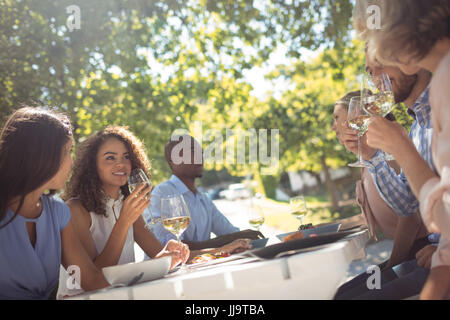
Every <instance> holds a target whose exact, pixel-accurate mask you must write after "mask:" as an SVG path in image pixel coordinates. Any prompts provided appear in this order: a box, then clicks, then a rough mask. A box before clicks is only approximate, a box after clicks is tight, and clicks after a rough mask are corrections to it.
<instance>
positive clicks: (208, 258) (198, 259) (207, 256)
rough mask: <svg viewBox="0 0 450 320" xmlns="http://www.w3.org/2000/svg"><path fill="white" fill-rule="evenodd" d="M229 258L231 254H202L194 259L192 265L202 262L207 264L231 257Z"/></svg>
mask: <svg viewBox="0 0 450 320" xmlns="http://www.w3.org/2000/svg"><path fill="white" fill-rule="evenodd" d="M229 256H230V254H229V253H224V252H222V253H217V254H212V253H204V254H200V255H198V256H195V257H194V258H192V260H191V262H190V264H194V263H200V262H207V261H211V260H215V259H220V258H225V257H229Z"/></svg>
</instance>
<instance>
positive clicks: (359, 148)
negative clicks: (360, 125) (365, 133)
mask: <svg viewBox="0 0 450 320" xmlns="http://www.w3.org/2000/svg"><path fill="white" fill-rule="evenodd" d="M358 162H359V163H361V162H362V159H361V135H360V134H358Z"/></svg>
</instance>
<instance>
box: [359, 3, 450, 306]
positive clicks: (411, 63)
mask: <svg viewBox="0 0 450 320" xmlns="http://www.w3.org/2000/svg"><path fill="white" fill-rule="evenodd" d="M374 4H376V5H378V7H379V8H380V14H381V16H382V24H381V25H380V26H379V28H375V29H372V30H365V29H364V27H361V31H362V32H360V34H363V35H364V37H365V38H366V40H368V42H369V53H370V54H371V55H372V56H374V57H376V58H377V59H378V60H379V61H381V62H382V63H384V64H391V65H396V66H398V67H399V68H400V69H401V70H402V71H403V72H404V73H406V74H413V73H415V72H417V70H418V69H420V68H422V69H425V70H428V71H431V72H432V73H433V78H432V80H431V87H430V106H431V121H432V124H433V129H434V133H433V141H432V153H433V162H434V165H435V167H436V171H437V174H436V173H435V172H433V171H432V170H431V169H430V168H429V167H427V166H424V165H423V161H424V160H423V159H422V158H420V157H417V156H408V151H409V150H410V149H412V147H413V146H411V145H399V144H398V137H401V136H402V135H404V134H405V132H404V130H402V129H401V128H399V127H396V126H393V125H389V124H388V123H387V122H386V121H384V120H383V119H381V118H380V119H375V121H372V123H371V125H370V126H369V131H368V133H367V143H368V144H369V145H370V146H371V147H377V148H380V149H383V150H384V151H386V152H389V153H391V154H392V155H393V156H394V157H395V159H396V160H397V162H398V163H399V164H400V166H401V167H402V169H403V171H404V172H405V175H406V177H407V179H408V181H409V182H410V185H411V188H412V190H413V192H414V193H415V195H416V196H417V197H418V198H419V200H420V211H421V215H422V219H423V221H424V223H425V225H426V226H427V228H428V229H429V230H430V231H432V232H440V233H441V239H440V241H439V246H438V249H437V251H436V252H435V253H434V254H433V257H432V262H431V273H430V276H429V278H428V280H427V283H426V284H425V286H424V288H423V290H422V292H421V295H420V298H421V299H443V298H447V299H448V298H450V174H449V170H450V113H449V101H450V79H449V73H450V2H449V1H448V0H403V1H387V0H378V1H376V3H374V2H373V1H372V2H370V1H367V0H358V1H357V4H356V9H355V12H358V11H359V12H364V10H366V11H367V9H368V6H369V5H374ZM359 16H362V15H359ZM356 25H361V26H362V25H363V19H360V23H357V24H356ZM386 137H389V139H386Z"/></svg>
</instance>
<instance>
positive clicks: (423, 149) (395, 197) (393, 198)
mask: <svg viewBox="0 0 450 320" xmlns="http://www.w3.org/2000/svg"><path fill="white" fill-rule="evenodd" d="M408 113H409V114H410V115H411V116H412V117H413V118H414V120H415V121H414V123H413V125H412V126H411V130H410V132H409V137H410V138H411V140H412V141H413V143H414V145H415V146H416V149H417V151H418V152H419V154H420V155H421V156H422V158H423V159H424V160H425V161H426V162H427V163H428V165H429V166H430V168H431V169H432V170H433V171H434V170H435V169H434V164H433V158H432V153H431V141H432V138H433V127H432V124H431V108H430V103H429V87H428V88H427V89H426V90H425V91H424V92H423V93H422V94H421V95H420V97H419V98H418V99H417V100H416V102H415V103H414V105H413V106H412V110H409V109H408ZM365 163H369V164H371V165H372V166H371V167H370V168H369V172H370V173H371V175H372V178H373V181H374V183H375V186H376V187H377V189H378V193H379V194H380V196H381V198H383V200H384V201H386V203H387V204H388V205H389V206H390V207H391V208H392V209H393V210H394V211H395V212H396V213H397V214H398V215H399V216H411V215H414V214H416V213H417V212H419V200H418V199H417V198H416V196H415V195H414V193H413V192H412V190H411V187H410V185H409V182H408V180H407V179H406V176H405V174H404V172H403V171H401V173H400V174H399V175H397V173H396V172H395V170H394V169H392V168H391V167H390V166H389V165H388V163H387V162H386V161H385V160H384V156H383V153H382V152H381V151H379V150H378V152H377V153H376V154H375V156H374V157H373V158H372V159H371V160H369V161H365Z"/></svg>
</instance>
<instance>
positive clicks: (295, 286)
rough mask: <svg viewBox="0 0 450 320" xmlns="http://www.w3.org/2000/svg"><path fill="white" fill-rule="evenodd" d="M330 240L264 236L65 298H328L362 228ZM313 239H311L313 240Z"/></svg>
mask: <svg viewBox="0 0 450 320" xmlns="http://www.w3.org/2000/svg"><path fill="white" fill-rule="evenodd" d="M336 234H337V235H338V238H336V240H335V241H334V240H333V239H332V240H333V241H325V242H324V243H322V244H321V242H316V243H314V242H311V244H314V245H312V246H311V245H309V243H307V242H308V241H301V240H298V241H297V242H295V241H292V243H289V244H286V243H283V242H280V240H279V239H276V238H274V239H272V238H269V239H267V240H266V244H265V247H264V248H260V249H255V250H250V251H249V252H247V253H245V254H240V255H232V256H230V257H227V258H223V259H218V260H213V261H210V262H209V263H203V264H199V265H198V266H187V267H186V268H184V270H183V269H182V270H179V271H175V272H169V273H167V274H166V275H165V276H163V277H162V278H160V279H156V280H153V281H147V282H142V283H137V284H134V285H132V286H125V287H115V288H114V287H110V288H105V289H102V290H97V291H93V292H85V293H83V294H81V295H78V296H73V297H70V298H66V299H67V300H116V299H118V300H302V299H308V300H310V299H312V300H327V299H332V298H333V297H334V295H335V293H336V291H337V289H338V287H339V286H340V285H341V284H342V283H343V282H344V281H345V280H346V276H347V271H348V268H349V265H350V263H352V261H354V260H358V259H362V258H364V257H365V247H366V244H367V242H368V241H369V239H370V236H369V232H368V230H367V229H357V230H355V231H352V232H347V233H346V234H342V233H340V234H338V233H336ZM318 238H320V237H318ZM313 240H314V239H312V240H311V241H313Z"/></svg>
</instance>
